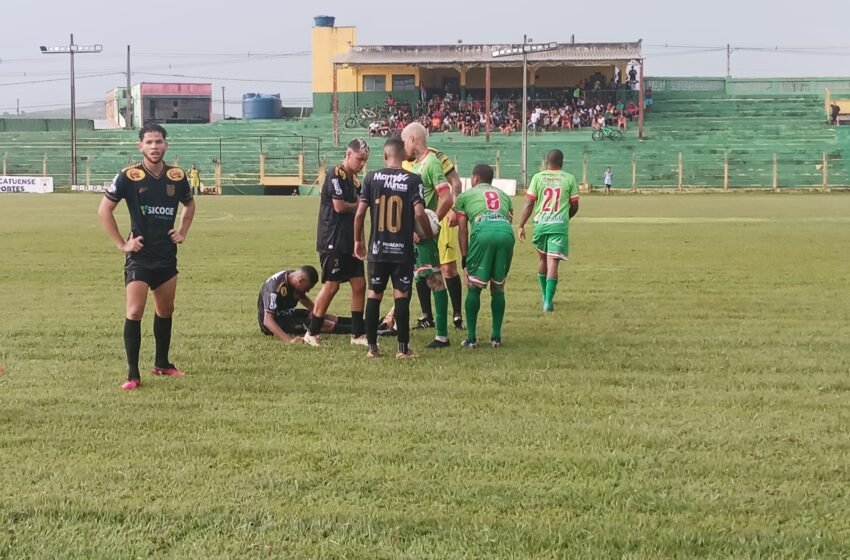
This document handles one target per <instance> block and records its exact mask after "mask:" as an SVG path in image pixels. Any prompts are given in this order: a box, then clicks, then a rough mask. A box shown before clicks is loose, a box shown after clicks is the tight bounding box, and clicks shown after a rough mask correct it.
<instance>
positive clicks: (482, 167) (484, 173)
mask: <svg viewBox="0 0 850 560" xmlns="http://www.w3.org/2000/svg"><path fill="white" fill-rule="evenodd" d="M472 176H473V177H478V178H479V179H481V182H482V183H487V184H488V185H489V184H490V183H492V182H493V168H492V167H490V166H489V165H487V164H486V163H479V164H478V165H476V166H475V168H474V169H473V170H472Z"/></svg>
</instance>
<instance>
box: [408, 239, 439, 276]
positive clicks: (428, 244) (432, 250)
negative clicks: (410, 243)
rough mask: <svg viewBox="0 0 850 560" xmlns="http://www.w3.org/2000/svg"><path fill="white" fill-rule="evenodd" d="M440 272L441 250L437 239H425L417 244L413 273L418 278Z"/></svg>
mask: <svg viewBox="0 0 850 560" xmlns="http://www.w3.org/2000/svg"><path fill="white" fill-rule="evenodd" d="M435 272H440V251H439V249H437V240H436V239H431V240H430V241H423V242H421V243H418V244H417V245H416V264H415V265H414V267H413V274H414V275H415V277H416V279H417V280H419V279H420V278H424V277H426V276H431V275H432V274H434V273H435Z"/></svg>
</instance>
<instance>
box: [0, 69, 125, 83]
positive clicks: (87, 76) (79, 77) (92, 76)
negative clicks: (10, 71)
mask: <svg viewBox="0 0 850 560" xmlns="http://www.w3.org/2000/svg"><path fill="white" fill-rule="evenodd" d="M116 74H123V72H104V73H101V74H88V75H83V76H76V78H77V79H84V78H102V77H104V76H114V75H116ZM70 79H71V78H70V77H66V78H51V79H49V80H30V81H26V82H4V83H0V87H3V86H22V85H28V84H47V83H51V82H67V81H69V80H70Z"/></svg>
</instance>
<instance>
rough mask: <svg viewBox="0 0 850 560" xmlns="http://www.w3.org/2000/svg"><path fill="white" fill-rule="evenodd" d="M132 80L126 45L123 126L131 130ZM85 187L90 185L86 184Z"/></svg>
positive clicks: (128, 52)
mask: <svg viewBox="0 0 850 560" xmlns="http://www.w3.org/2000/svg"><path fill="white" fill-rule="evenodd" d="M132 82H133V80H132V75H131V74H130V45H127V102H126V103H125V104H124V126H125V128H127V129H128V130H129V129H132V128H133V83H132ZM86 184H87V185H90V184H91V183H89V182H86Z"/></svg>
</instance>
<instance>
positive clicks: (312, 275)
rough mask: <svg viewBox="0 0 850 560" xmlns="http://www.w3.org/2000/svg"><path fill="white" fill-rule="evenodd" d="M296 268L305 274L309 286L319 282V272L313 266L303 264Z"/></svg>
mask: <svg viewBox="0 0 850 560" xmlns="http://www.w3.org/2000/svg"><path fill="white" fill-rule="evenodd" d="M298 270H300V271H301V272H303V273H304V274H306V275H307V280H309V281H310V285H311V286H315V285H316V284H318V283H319V272H318V271H317V270H316V268H315V267H312V266H310V265H309V264H305V265H304V266H302V267H301V268H299V269H298Z"/></svg>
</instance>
